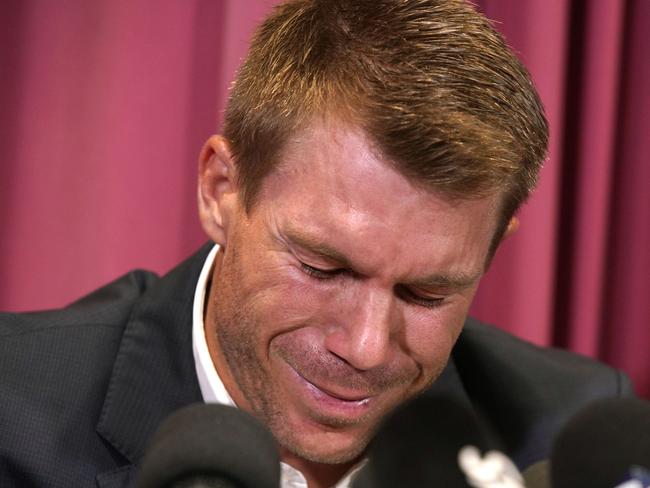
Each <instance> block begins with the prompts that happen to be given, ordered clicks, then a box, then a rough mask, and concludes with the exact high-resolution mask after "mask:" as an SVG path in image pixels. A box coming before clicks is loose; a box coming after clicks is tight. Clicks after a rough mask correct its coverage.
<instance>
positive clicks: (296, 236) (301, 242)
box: [285, 229, 352, 269]
mask: <svg viewBox="0 0 650 488" xmlns="http://www.w3.org/2000/svg"><path fill="white" fill-rule="evenodd" d="M285 235H286V237H287V239H288V240H289V241H290V242H291V243H293V244H296V245H297V246H299V247H302V248H303V249H305V250H306V251H309V252H311V253H313V254H316V255H317V256H319V257H321V258H325V259H327V260H329V261H333V262H335V263H337V264H339V265H340V266H342V267H345V268H350V269H352V264H351V263H350V260H349V259H348V258H346V257H345V256H344V255H343V253H341V252H340V251H337V250H336V249H334V248H333V247H330V246H328V245H327V244H324V243H322V242H320V241H318V240H317V239H315V238H314V237H312V236H310V235H309V234H304V233H303V232H300V231H298V230H295V229H287V231H286V232H285Z"/></svg>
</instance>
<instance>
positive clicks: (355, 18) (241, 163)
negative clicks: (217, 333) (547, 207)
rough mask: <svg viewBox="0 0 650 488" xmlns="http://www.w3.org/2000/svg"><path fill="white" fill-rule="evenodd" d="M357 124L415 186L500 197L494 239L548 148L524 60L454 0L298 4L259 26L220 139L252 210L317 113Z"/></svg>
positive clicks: (458, 194) (324, 0)
mask: <svg viewBox="0 0 650 488" xmlns="http://www.w3.org/2000/svg"><path fill="white" fill-rule="evenodd" d="M324 115H329V116H333V117H337V118H339V119H340V120H342V121H346V122H348V123H351V124H353V125H356V126H357V127H359V128H361V129H363V130H364V131H365V132H366V134H367V135H368V137H369V138H370V140H371V141H372V143H373V144H374V145H375V146H376V148H377V150H378V151H379V152H380V153H382V154H383V155H385V156H386V157H387V159H388V160H390V161H391V164H393V165H394V166H395V168H396V169H397V170H398V171H399V172H400V173H402V174H403V175H404V176H406V177H407V178H409V179H410V180H412V181H413V182H414V183H415V184H416V185H418V186H422V187H424V188H428V189H430V190H433V191H436V192H438V193H441V194H444V195H447V196H449V197H451V198H476V197H480V196H485V195H487V194H490V193H493V192H501V193H502V194H503V200H502V202H501V208H500V225H499V227H498V229H497V235H496V236H495V241H494V244H495V246H496V244H497V243H498V241H499V239H500V237H501V232H502V231H504V230H505V228H506V225H507V223H508V221H509V220H510V217H511V216H512V215H513V214H514V212H515V211H516V210H517V208H518V207H519V206H520V205H521V203H522V202H523V201H524V200H525V199H526V197H527V196H528V195H529V193H530V191H531V190H532V189H533V187H534V186H535V183H536V180H537V175H538V172H539V169H540V167H541V164H542V161H543V159H544V156H545V152H546V147H547V138H548V134H547V125H546V120H545V118H544V115H543V110H542V108H541V103H540V101H539V98H538V96H537V93H536V92H535V90H534V88H533V86H532V83H531V81H530V79H529V76H528V74H527V72H526V70H525V68H524V67H523V66H522V65H521V63H520V62H519V60H518V59H517V58H516V57H515V56H514V55H513V54H512V52H511V51H510V50H509V49H508V48H507V46H506V45H505V43H504V41H503V39H502V37H501V36H500V35H499V34H498V33H497V32H496V31H495V30H494V29H493V28H492V26H491V25H490V24H489V22H488V20H487V19H485V18H484V17H483V16H481V15H479V14H478V13H477V12H476V11H475V9H474V8H473V7H472V6H471V5H469V4H468V3H467V2H465V1H463V0H460V1H454V0H450V1H449V0H445V1H440V0H405V1H402V0H355V1H350V0H297V1H290V2H287V3H286V4H283V5H281V6H279V7H277V8H276V10H275V11H274V13H273V14H272V15H271V16H270V17H269V18H268V19H267V20H266V21H265V22H264V23H263V24H262V25H261V27H260V28H259V29H258V31H257V33H256V35H255V37H254V39H253V42H252V46H251V50H250V53H249V55H248V57H247V58H246V60H245V61H244V63H243V65H242V67H241V70H240V72H239V74H238V77H237V80H236V82H235V84H234V87H233V89H232V92H231V96H230V101H229V105H228V108H227V110H226V118H225V127H224V135H225V137H226V138H227V140H228V141H229V143H230V147H231V150H232V151H233V154H234V157H235V158H236V159H237V162H238V171H239V178H240V182H241V186H242V190H243V195H242V196H243V199H244V202H245V205H246V207H247V208H248V209H250V208H251V206H252V205H253V204H254V202H255V200H256V197H257V194H258V190H259V187H260V185H261V184H262V182H263V181H264V178H265V176H266V175H268V174H269V173H270V172H271V171H272V170H273V168H275V167H276V166H277V165H278V164H281V160H280V158H279V157H278V156H279V154H280V151H281V150H282V148H283V146H284V144H285V143H286V141H287V140H288V138H289V137H290V135H291V134H293V133H294V132H295V131H296V130H297V129H298V128H300V127H302V126H304V125H306V124H308V123H309V122H310V120H311V119H312V118H314V117H319V116H324Z"/></svg>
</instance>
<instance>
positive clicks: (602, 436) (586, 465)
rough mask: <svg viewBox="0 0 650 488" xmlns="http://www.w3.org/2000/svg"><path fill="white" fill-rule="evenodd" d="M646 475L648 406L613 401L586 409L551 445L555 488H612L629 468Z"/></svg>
mask: <svg viewBox="0 0 650 488" xmlns="http://www.w3.org/2000/svg"><path fill="white" fill-rule="evenodd" d="M635 465H636V466H641V467H644V468H646V469H650V403H648V402H646V401H643V400H639V399H636V398H611V399H606V400H599V401H597V402H594V403H592V404H590V405H588V406H587V407H586V408H584V409H583V410H582V411H580V412H578V414H577V415H576V416H575V417H574V418H573V419H572V420H570V421H569V422H568V423H567V425H566V426H565V427H564V428H563V429H562V430H561V431H560V433H559V435H558V437H557V438H556V440H555V443H554V446H553V451H552V455H551V481H552V486H553V488H569V487H570V488H575V487H577V486H588V487H590V488H600V487H602V488H612V487H613V486H616V485H618V484H620V483H622V482H624V481H625V480H626V479H627V477H628V473H629V470H630V468H632V467H633V466H635Z"/></svg>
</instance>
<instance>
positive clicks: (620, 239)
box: [0, 0, 650, 397]
mask: <svg viewBox="0 0 650 488" xmlns="http://www.w3.org/2000/svg"><path fill="white" fill-rule="evenodd" d="M274 3H276V2H274V1H271V0H266V1H265V0H223V1H218V0H184V1H182V2H181V1H177V0H159V1H156V2H151V1H149V0H97V1H93V2H88V1H86V0H60V1H56V2H54V1H51V0H22V1H21V0H12V1H11V0H10V1H7V2H3V3H2V5H1V6H0V149H1V150H2V155H1V159H0V161H1V162H0V309H4V310H16V311H19V310H33V309H40V308H49V307H58V306H62V305H64V304H66V303H68V302H70V301H71V300H73V299H74V298H76V297H78V296H80V295H82V294H84V293H86V292H88V291H90V290H92V289H93V288H95V287H97V286H99V285H100V284H102V283H105V282H107V281H109V280H111V279H113V278H115V277H116V276H118V275H120V274H122V273H124V272H125V271H127V270H129V269H132V268H135V267H142V268H148V269H153V270H155V271H157V272H160V273H164V272H165V271H167V270H168V269H170V268H171V267H172V266H173V265H174V264H175V263H177V262H178V261H180V260H181V259H182V258H183V257H185V256H187V255H189V254H190V253H191V252H192V251H193V250H194V249H196V248H197V247H198V246H199V245H200V244H201V243H202V242H204V240H205V237H204V236H203V234H202V232H201V230H200V227H199V224H198V219H197V217H196V208H195V207H196V204H195V201H196V196H195V193H196V190H195V181H196V160H197V156H198V152H199V149H200V147H201V145H202V143H203V141H204V140H205V139H206V138H207V136H208V135H209V134H211V133H213V132H215V131H218V128H219V125H220V120H221V114H222V111H223V108H224V105H225V100H226V94H227V88H228V85H229V83H230V80H232V78H233V76H234V72H235V70H236V68H237V66H238V64H239V61H240V59H241V58H242V56H243V55H244V53H245V51H246V48H247V44H248V39H249V37H250V34H251V32H252V30H253V27H254V26H255V25H256V24H257V23H258V22H259V21H260V20H261V19H262V18H263V17H264V15H265V14H266V13H267V12H268V11H269V10H270V8H271V7H272V5H273V4H274ZM477 8H479V9H480V10H482V11H483V12H485V13H486V14H487V15H488V17H490V18H491V19H493V20H494V21H495V23H496V24H495V25H496V26H497V28H498V29H499V30H500V31H501V32H502V33H503V34H504V35H505V37H506V39H507V40H508V42H509V43H510V44H511V45H512V46H513V47H514V49H515V50H516V51H517V53H518V54H519V55H520V56H521V58H522V59H523V60H524V62H525V64H526V65H527V66H528V68H529V69H530V71H531V73H532V76H533V78H534V80H535V83H536V85H537V87H538V89H539V91H540V94H541V97H542V99H543V101H544V104H545V107H546V111H547V115H548V118H549V121H550V126H551V145H550V156H549V159H548V162H547V164H546V166H545V168H544V170H543V172H542V178H541V182H540V185H539V188H538V190H537V192H536V194H535V195H534V197H533V198H532V199H531V200H530V202H529V203H528V204H527V205H526V206H525V208H524V209H523V210H522V212H521V214H520V217H521V228H520V230H519V232H518V233H517V234H516V235H514V236H513V237H511V238H510V239H509V240H508V241H507V242H505V243H504V244H503V246H502V249H501V250H500V251H499V252H498V253H497V257H496V259H495V261H494V263H493V265H492V267H491V269H490V271H489V272H488V275H487V276H486V278H485V280H484V282H483V284H482V285H481V289H480V291H479V294H478V296H477V298H476V302H475V305H474V307H473V311H472V312H473V314H474V315H476V316H478V317H479V318H481V319H483V320H486V321H488V322H491V323H494V324H496V325H497V326H499V327H502V328H504V329H506V330H509V331H511V332H513V333H515V334H517V335H519V336H521V337H524V338H526V339H529V340H531V341H533V342H535V343H538V344H542V345H556V346H560V347H566V348H569V349H571V350H574V351H577V352H580V353H582V354H586V355H589V356H592V357H597V358H600V359H602V360H604V361H606V362H608V363H610V364H612V365H615V366H617V367H620V368H622V369H623V370H625V371H626V372H627V373H628V374H630V375H631V376H632V377H633V379H634V381H635V384H636V388H637V391H638V392H639V393H640V394H642V395H645V396H647V397H650V327H649V326H650V297H649V296H648V285H649V284H650V250H649V249H650V192H649V191H648V190H647V187H648V186H649V185H650V63H649V62H648V53H647V50H648V48H649V47H650V2H648V1H646V0H628V1H624V0H600V1H598V2H592V1H587V0H584V1H579V0H574V1H572V2H569V1H566V0H482V1H480V2H478V5H477ZM513 367H516V365H513Z"/></svg>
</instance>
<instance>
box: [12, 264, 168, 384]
mask: <svg viewBox="0 0 650 488" xmlns="http://www.w3.org/2000/svg"><path fill="white" fill-rule="evenodd" d="M155 280H157V278H156V276H155V275H154V274H153V273H149V272H145V271H132V272H130V273H128V274H126V275H124V276H122V277H120V278H118V279H116V280H115V281H113V282H111V283H109V284H107V285H105V286H103V287H102V288H99V289H98V290H96V291H94V292H92V293H90V294H89V295H87V296H85V297H83V298H81V299H79V300H77V301H76V302H74V303H72V304H70V305H68V306H67V307H65V308H62V309H57V310H47V311H41V312H28V313H1V314H0V369H1V370H2V371H3V373H4V374H3V380H2V382H3V390H4V391H5V392H7V391H11V384H12V383H15V386H16V390H17V391H20V392H21V394H25V392H26V391H29V388H25V386H26V385H34V389H35V388H36V386H37V385H42V384H43V381H44V380H47V381H53V380H54V379H55V378H61V379H63V378H65V380H66V381H65V384H66V385H75V386H77V387H79V386H80V383H81V382H82V380H83V379H84V378H85V377H86V375H88V378H90V373H89V371H90V368H91V367H92V370H93V373H94V374H96V373H97V369H98V368H100V369H101V365H102V364H106V367H107V368H108V367H110V365H112V359H113V358H114V356H115V354H116V352H117V348H118V346H119V342H120V339H121V337H122V333H123V329H124V327H125V324H126V322H127V320H128V317H129V315H130V313H131V310H132V309H133V306H134V305H135V303H137V301H138V299H139V298H140V297H141V295H142V294H143V293H144V292H145V291H146V289H147V288H148V286H150V285H151V284H152V282H154V281H155ZM70 374H71V375H72V376H70ZM106 374H108V372H107V373H106Z"/></svg>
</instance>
